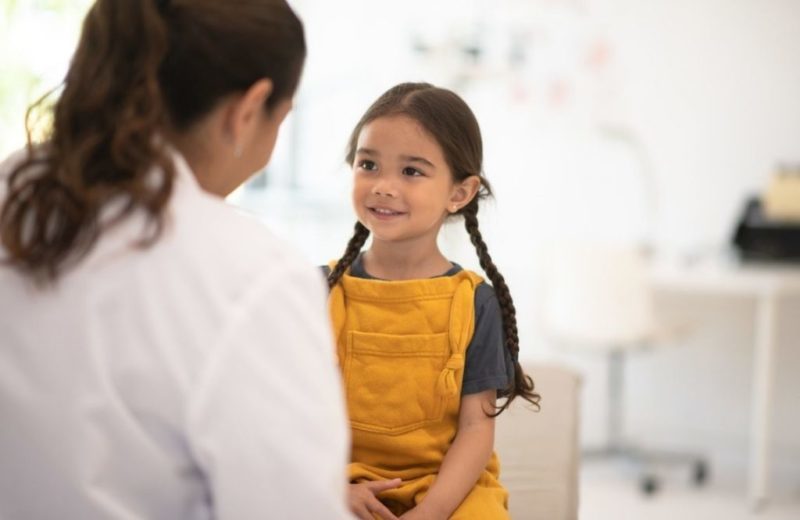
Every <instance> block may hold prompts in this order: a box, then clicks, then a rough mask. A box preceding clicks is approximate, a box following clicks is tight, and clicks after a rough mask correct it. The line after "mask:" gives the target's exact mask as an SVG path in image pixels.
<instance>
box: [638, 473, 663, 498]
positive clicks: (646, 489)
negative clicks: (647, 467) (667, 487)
mask: <svg viewBox="0 0 800 520" xmlns="http://www.w3.org/2000/svg"><path fill="white" fill-rule="evenodd" d="M658 488H659V483H658V479H657V478H656V477H654V476H652V475H645V476H644V477H642V479H641V480H640V481H639V489H640V490H641V491H642V493H644V494H645V495H648V496H652V495H654V494H655V493H656V491H658Z"/></svg>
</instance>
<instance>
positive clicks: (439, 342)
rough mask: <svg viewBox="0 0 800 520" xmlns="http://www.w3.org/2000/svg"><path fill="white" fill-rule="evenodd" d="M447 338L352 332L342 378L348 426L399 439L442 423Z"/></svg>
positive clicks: (445, 336) (434, 335)
mask: <svg viewBox="0 0 800 520" xmlns="http://www.w3.org/2000/svg"><path fill="white" fill-rule="evenodd" d="M448 350H449V347H448V335H447V333H440V334H409V335H394V334H376V333H366V332H358V331H351V332H350V333H349V334H348V338H347V351H346V357H345V360H344V361H345V362H344V378H345V381H347V387H346V392H347V403H348V413H349V414H350V425H351V426H352V427H353V428H355V429H360V430H364V431H369V432H376V433H385V434H389V435H399V434H401V433H405V432H409V431H411V430H414V429H417V428H419V427H421V426H424V425H425V424H428V423H431V422H436V421H440V420H441V419H442V416H443V414H444V399H443V397H442V395H441V393H440V392H437V381H438V379H439V377H440V374H441V373H442V371H443V370H444V369H445V365H446V362H447V359H448V354H449V352H448Z"/></svg>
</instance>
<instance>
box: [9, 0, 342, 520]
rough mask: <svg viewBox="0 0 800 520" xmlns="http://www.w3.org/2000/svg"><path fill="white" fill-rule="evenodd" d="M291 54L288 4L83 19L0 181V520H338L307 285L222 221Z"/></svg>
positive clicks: (322, 319) (278, 95)
mask: <svg viewBox="0 0 800 520" xmlns="http://www.w3.org/2000/svg"><path fill="white" fill-rule="evenodd" d="M304 58H305V41H304V35H303V28H302V25H301V23H300V21H299V20H298V19H297V17H296V16H295V14H294V13H293V12H292V11H291V9H290V8H289V7H288V6H287V5H286V3H285V2H284V1H283V0H225V1H220V0H168V1H164V0H97V1H96V3H95V4H94V5H93V6H92V8H91V10H90V11H89V13H88V15H87V17H86V20H85V23H84V26H83V32H82V35H81V39H80V42H79V44H78V48H77V50H76V52H75V54H74V57H73V60H72V62H71V66H70V68H69V72H68V74H67V76H66V79H65V82H64V85H63V90H62V91H61V94H60V96H59V99H58V101H57V103H56V104H55V107H54V109H53V120H52V132H51V133H50V136H49V137H48V138H47V140H46V141H44V142H41V143H36V144H30V146H29V147H28V148H27V150H26V151H25V152H23V153H20V154H17V155H15V156H12V157H11V158H10V159H9V160H7V161H6V162H5V163H4V164H3V165H2V166H1V167H0V205H1V207H2V209H1V210H0V211H1V213H0V238H2V245H1V246H0V258H2V262H3V263H2V264H0V518H3V519H9V520H11V519H14V520H19V519H29V518H30V519H47V518H63V519H81V520H92V519H109V518H113V519H117V518H118V519H164V520H180V519H210V518H217V519H237V520H245V519H250V518H259V519H264V518H276V519H282V520H283V519H293V518H296V519H303V520H305V519H311V518H325V519H339V518H349V515H348V513H347V512H346V511H347V508H346V503H345V486H346V480H345V478H346V477H345V466H346V463H347V460H348V447H349V439H348V433H347V432H348V430H347V425H346V419H345V409H344V404H343V399H342V390H341V388H340V382H339V379H338V373H337V369H336V365H335V360H334V357H333V353H334V350H333V347H332V342H331V338H330V331H329V327H328V323H327V318H326V312H325V304H324V299H325V289H324V286H323V281H322V279H321V276H320V274H319V272H318V270H317V269H316V268H315V267H313V266H310V265H307V264H306V263H305V262H304V261H303V260H301V259H300V258H299V256H298V255H297V254H296V253H295V252H293V251H292V249H291V248H290V247H289V246H287V245H286V244H284V243H282V242H281V241H279V240H278V239H277V238H275V237H274V236H273V235H272V234H270V233H269V232H268V231H267V230H265V229H264V228H263V227H261V226H260V225H259V224H257V223H256V222H254V221H252V220H250V219H248V218H246V217H244V216H241V215H239V214H238V213H237V212H236V211H235V210H233V209H232V208H230V207H228V206H226V204H225V202H224V201H223V197H224V196H225V195H227V194H228V193H229V192H231V191H232V190H233V189H234V188H236V187H237V186H238V185H240V184H241V183H242V182H243V181H245V180H246V179H247V178H248V177H249V176H250V175H251V174H252V173H253V172H255V171H257V170H259V169H261V168H262V167H264V166H265V164H266V163H267V161H268V160H269V157H270V154H271V152H272V149H273V145H274V143H275V139H276V135H277V132H278V128H279V126H280V124H281V122H282V121H283V119H284V117H285V116H286V114H287V112H289V110H290V108H291V105H292V96H293V94H294V91H295V88H296V86H297V83H298V81H299V77H300V73H301V69H302V66H303V61H304Z"/></svg>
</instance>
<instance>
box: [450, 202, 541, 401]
mask: <svg viewBox="0 0 800 520" xmlns="http://www.w3.org/2000/svg"><path fill="white" fill-rule="evenodd" d="M460 214H461V215H463V216H464V227H466V229H467V232H468V233H469V238H470V241H471V242H472V244H473V245H474V246H475V251H476V252H477V254H478V260H479V261H480V264H481V268H482V269H483V270H484V272H485V273H486V276H488V277H489V280H491V282H492V286H493V287H494V291H495V294H496V295H497V300H498V302H499V303H500V311H501V313H502V319H503V332H504V336H505V346H506V348H507V349H508V351H509V353H510V354H511V359H513V361H514V381H513V383H512V385H511V387H510V388H508V389H507V390H506V391H505V393H504V395H505V396H506V397H507V399H506V401H505V402H504V403H503V404H502V406H500V407H498V408H497V412H496V413H495V414H493V415H494V416H495V417H496V416H498V415H500V414H501V413H502V412H503V410H505V409H506V408H508V406H509V405H510V404H511V401H513V400H514V398H515V397H517V396H521V397H522V398H523V399H525V400H526V401H528V402H529V403H531V404H533V405H534V406H536V408H537V409H538V408H539V400H540V399H541V396H540V395H539V394H537V393H536V392H535V391H534V385H533V379H531V377H530V376H529V375H527V374H525V373H524V372H523V371H522V367H521V366H520V364H519V336H518V334H517V311H516V309H515V308H514V300H512V298H511V291H510V290H509V288H508V284H506V280H505V278H503V275H502V274H500V271H498V270H497V266H495V265H494V262H493V261H492V257H491V256H490V255H489V249H488V247H487V246H486V242H484V241H483V236H482V235H481V232H480V230H479V229H478V200H477V199H475V200H473V201H472V202H471V203H470V204H468V205H467V206H465V207H464V208H463V209H462V210H461V211H460Z"/></svg>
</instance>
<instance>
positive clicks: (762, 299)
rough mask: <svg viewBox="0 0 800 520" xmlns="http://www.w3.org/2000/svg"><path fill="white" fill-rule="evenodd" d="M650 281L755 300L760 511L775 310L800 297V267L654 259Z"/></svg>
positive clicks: (754, 481)
mask: <svg viewBox="0 0 800 520" xmlns="http://www.w3.org/2000/svg"><path fill="white" fill-rule="evenodd" d="M651 281H652V283H653V285H654V286H655V288H656V290H659V291H665V292H681V293H689V294H692V293H693V294H701V293H702V294H721V295H731V296H743V297H748V298H754V299H755V301H756V316H755V321H754V327H755V344H754V358H755V359H754V363H753V389H752V393H753V408H752V412H751V419H750V428H751V431H750V436H751V437H750V462H749V469H748V495H749V496H748V498H749V500H750V504H751V506H752V507H753V509H755V510H758V509H760V508H762V507H763V506H764V504H765V503H766V501H767V499H768V493H769V490H768V488H769V455H770V452H769V448H770V436H771V426H772V394H773V380H774V371H775V349H776V348H777V345H776V337H775V336H776V329H777V323H776V319H777V316H778V312H777V311H778V306H779V305H780V302H781V300H782V299H783V298H785V297H788V296H790V295H793V296H800V267H798V266H786V265H781V266H778V265H764V264H756V265H750V264H741V263H739V262H736V261H733V260H729V259H720V258H714V259H701V260H699V261H696V262H693V263H690V264H686V263H683V264H681V263H678V262H675V263H667V262H655V263H654V265H653V267H652V270H651Z"/></svg>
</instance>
